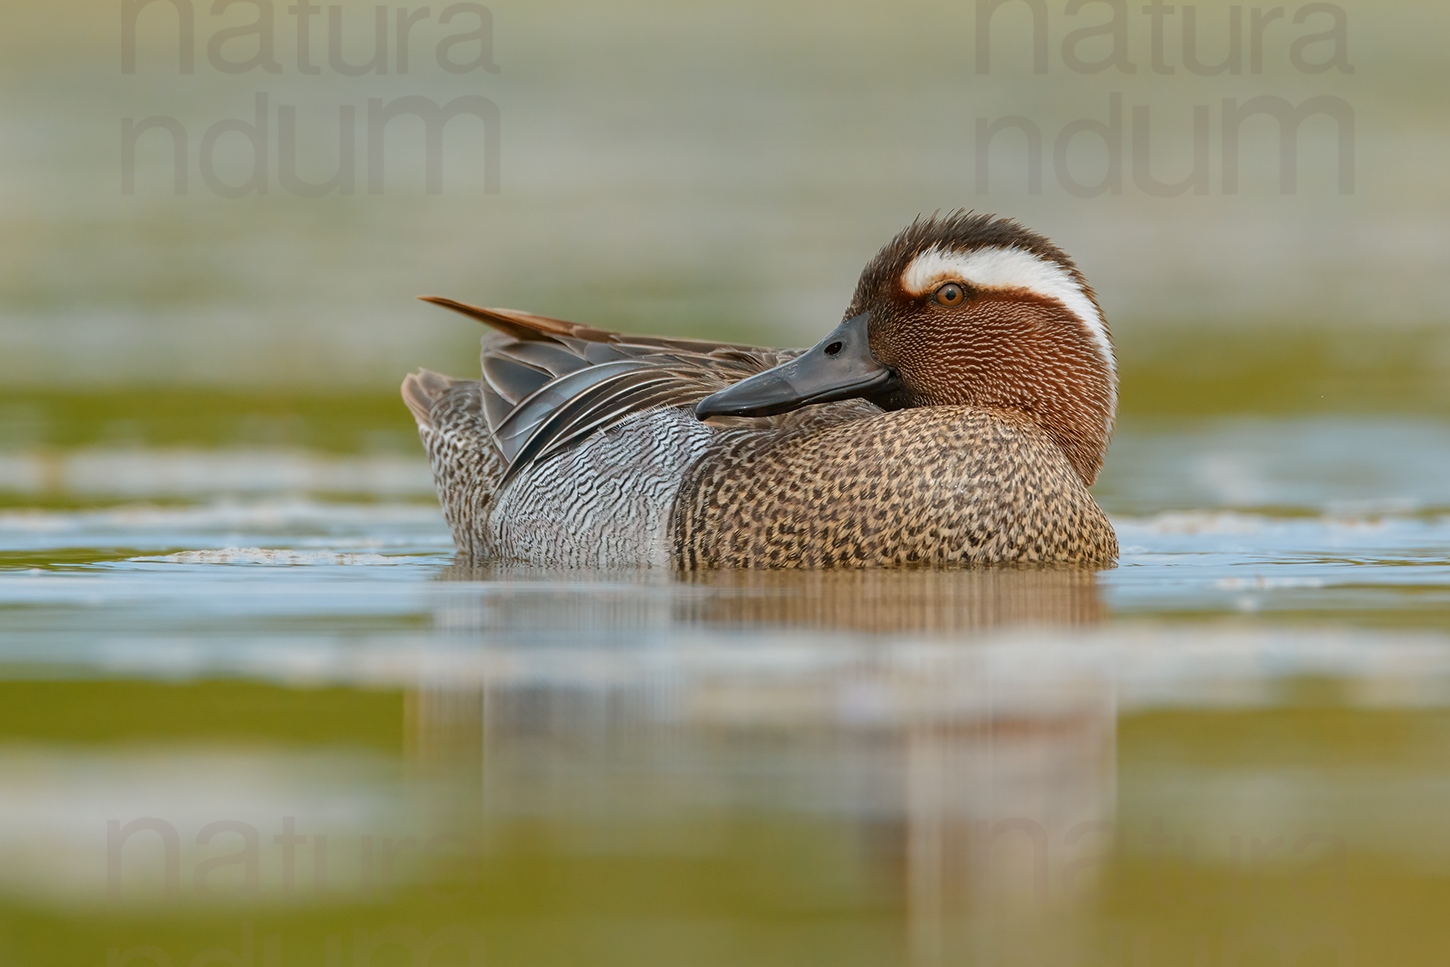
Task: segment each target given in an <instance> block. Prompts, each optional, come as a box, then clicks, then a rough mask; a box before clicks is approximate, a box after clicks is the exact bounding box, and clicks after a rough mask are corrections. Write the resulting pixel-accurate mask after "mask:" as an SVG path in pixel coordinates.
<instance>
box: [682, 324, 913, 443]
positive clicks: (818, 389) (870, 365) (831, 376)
mask: <svg viewBox="0 0 1450 967" xmlns="http://www.w3.org/2000/svg"><path fill="white" fill-rule="evenodd" d="M870 320H871V316H870V313H866V312H863V313H861V314H860V315H859V316H853V317H852V318H850V319H847V320H846V321H845V322H843V323H841V324H840V325H839V326H837V327H836V328H835V329H833V330H832V331H831V334H830V335H829V336H827V337H826V338H825V339H822V340H821V341H820V342H819V343H817V344H816V345H815V347H814V348H812V349H810V350H808V351H806V352H805V353H803V354H802V355H800V356H797V357H796V358H795V359H792V360H791V361H790V362H788V363H781V364H780V365H779V366H776V367H775V368H774V369H767V370H766V371H765V372H763V373H756V374H755V375H754V376H751V377H749V378H747V379H742V380H741V381H740V382H738V383H736V384H735V385H734V386H729V387H726V388H725V389H722V390H721V391H720V392H718V393H715V394H714V395H712V396H707V397H705V398H704V399H703V400H701V401H700V402H699V403H698V404H696V406H695V416H697V417H699V418H700V419H702V420H703V419H705V418H706V417H710V416H774V415H775V414H777V413H789V412H790V411H791V410H794V409H799V408H800V407H802V406H809V405H810V404H812V403H830V402H832V401H834V400H849V399H856V398H859V397H863V396H868V395H876V394H878V393H880V392H881V391H882V390H883V389H885V388H886V387H887V386H888V385H889V384H892V383H894V382H895V381H896V373H894V372H893V371H892V370H891V369H890V368H888V367H887V366H884V365H882V363H880V362H879V361H878V360H877V359H876V357H875V356H872V355H871V344H870V342H869V341H868V340H867V338H866V325H867V323H869V322H870Z"/></svg>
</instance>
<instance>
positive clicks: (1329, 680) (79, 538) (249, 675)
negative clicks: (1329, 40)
mask: <svg viewBox="0 0 1450 967" xmlns="http://www.w3.org/2000/svg"><path fill="white" fill-rule="evenodd" d="M1164 351H1165V352H1166V351H1167V350H1164ZM1175 351H1177V352H1181V351H1178V350H1175ZM1218 352H1219V353H1220V358H1222V359H1229V358H1232V356H1233V351H1232V348H1231V347H1230V348H1228V349H1224V348H1223V347H1219V349H1218ZM1150 355H1151V354H1150ZM1184 355H1193V354H1184ZM1291 356H1293V357H1296V358H1301V359H1305V360H1306V361H1304V362H1303V363H1302V365H1300V366H1299V367H1298V368H1297V369H1296V370H1294V371H1293V372H1292V373H1291V374H1290V375H1289V376H1287V377H1286V378H1285V379H1284V380H1283V381H1282V382H1281V383H1280V385H1279V386H1278V387H1277V389H1276V390H1275V392H1277V393H1278V394H1279V395H1278V397H1277V399H1278V402H1273V401H1268V400H1267V399H1266V398H1265V397H1263V396H1260V397H1258V398H1256V400H1255V402H1254V403H1253V405H1252V406H1250V407H1238V406H1234V405H1225V403H1224V402H1223V401H1224V399H1225V394H1224V392H1223V390H1224V387H1230V388H1231V387H1235V386H1240V387H1253V386H1255V385H1257V384H1258V383H1259V382H1260V376H1259V375H1258V373H1257V371H1256V370H1254V369H1253V368H1251V367H1250V368H1241V369H1240V370H1239V371H1237V372H1236V371H1234V370H1233V369H1232V368H1231V367H1226V366H1219V367H1217V368H1214V369H1212V376H1211V378H1210V377H1209V376H1204V377H1199V378H1198V379H1199V385H1200V386H1201V388H1202V389H1203V393H1202V396H1201V399H1202V400H1204V401H1205V402H1203V403H1202V404H1200V405H1198V406H1197V407H1194V406H1193V405H1192V404H1191V402H1189V400H1191V397H1189V396H1188V395H1187V394H1181V396H1180V400H1181V405H1180V406H1179V407H1178V410H1177V412H1174V408H1173V407H1171V406H1168V405H1166V404H1165V403H1164V402H1163V401H1164V400H1165V399H1166V398H1167V396H1168V390H1166V389H1155V388H1154V387H1155V385H1160V384H1155V383H1154V382H1153V379H1152V373H1154V372H1157V371H1159V370H1158V367H1157V364H1156V363H1154V362H1153V361H1152V359H1151V358H1149V359H1148V361H1146V362H1143V363H1139V362H1136V361H1135V360H1134V358H1133V356H1132V355H1126V356H1125V366H1124V386H1125V393H1124V398H1125V401H1128V402H1127V408H1126V410H1125V413H1124V416H1123V419H1122V421H1121V426H1120V429H1119V433H1118V436H1117V438H1116V440H1115V443H1114V449H1113V451H1112V454H1111V456H1110V458H1109V461H1108V469H1107V471H1106V473H1105V474H1104V477H1103V479H1102V480H1101V481H1100V484H1099V487H1098V493H1099V499H1100V500H1101V501H1102V502H1103V504H1104V506H1105V507H1106V508H1107V509H1108V511H1109V513H1110V515H1111V516H1112V517H1113V519H1114V522H1115V525H1116V526H1117V528H1118V531H1119V536H1120V539H1121V542H1122V544H1123V560H1122V564H1121V566H1120V567H1119V568H1117V569H1115V570H1112V571H1107V572H1103V573H1101V574H1097V575H1092V574H1073V573H1045V574H1044V573H1035V572H1019V571H987V572H969V573H947V574H933V573H912V574H889V573H886V574H850V573H825V574H804V575H799V574H787V575H752V574H742V575H732V574H717V575H700V576H694V577H690V576H673V575H668V574H619V573H603V574H597V573H582V574H581V573H568V574H559V573H542V572H519V571H491V570H482V571H469V570H462V569H459V568H457V567H454V566H452V564H451V548H450V545H449V541H448V536H447V533H446V530H445V529H444V527H443V524H442V520H441V518H440V515H439V514H438V511H437V509H436V505H435V504H434V503H433V500H432V495H431V484H430V481H429V479H428V474H427V470H426V467H424V466H423V465H422V462H421V458H420V455H419V453H418V452H417V449H416V444H415V443H413V442H412V441H411V440H410V439H409V427H408V420H407V417H406V413H405V411H403V410H402V407H401V406H400V405H398V404H395V403H393V402H392V399H391V394H387V395H385V394H383V393H377V394H367V393H354V394H352V395H345V394H344V395H307V394H297V393H291V394H285V393H284V394H277V393H247V392H239V391H238V392H232V391H229V392H194V391H193V392H186V391H181V390H168V391H136V392H127V393H114V392H113V393H90V394H84V393H82V394H55V393H53V394H48V395H47V394H35V393H29V394H26V393H20V394H11V395H10V396H8V397H6V398H5V400H4V401H3V403H0V408H3V411H4V412H5V413H6V414H7V420H6V426H7V427H8V430H7V432H8V433H9V438H8V439H7V440H6V441H5V446H4V448H3V451H0V480H3V481H4V487H3V490H4V494H3V509H0V615H3V620H0V776H3V784H0V788H3V790H4V791H3V793H0V960H3V962H4V963H6V964H37V965H38V964H64V965H70V964H98V965H99V964H106V965H116V964H130V965H142V964H144V965H151V964H159V965H182V964H197V965H205V964H209V963H210V964H244V965H248V967H251V965H257V967H282V965H286V967H294V965H309V964H319V965H326V967H345V965H352V964H358V965H362V964H369V965H379V967H382V965H389V967H391V965H403V964H420V965H421V964H431V965H434V967H441V965H445V964H481V963H488V964H491V965H503V964H519V965H539V964H591V965H592V964H620V965H631V967H635V965H642V964H679V963H689V964H740V963H779V964H813V963H820V964H862V965H867V964H869V965H878V964H894V963H901V964H911V965H926V964H967V963H970V964H1053V965H1057V964H1064V965H1067V964H1072V965H1077V964H1093V965H1096V964H1104V965H1118V964H1122V965H1125V967H1129V965H1131V967H1138V965H1148V964H1152V965H1157V964H1184V965H1190V964H1191V965H1193V967H1202V965H1218V964H1224V965H1230V964H1231V965H1235V967H1237V965H1246V964H1264V965H1271V964H1274V965H1276V964H1284V965H1290V964H1293V965H1308V964H1326V965H1327V964H1350V963H1358V964H1365V963H1394V964H1436V963H1440V962H1442V961H1443V960H1444V958H1445V957H1446V956H1447V954H1450V931H1447V930H1446V929H1445V928H1444V927H1443V926H1442V922H1441V921H1442V919H1443V918H1442V916H1441V912H1442V907H1443V898H1445V897H1446V891H1447V885H1450V840H1447V839H1446V837H1445V834H1444V830H1443V825H1444V824H1443V816H1444V815H1445V813H1446V810H1447V809H1450V770H1447V765H1446V763H1447V762H1450V720H1447V718H1446V713H1445V709H1446V707H1447V703H1450V638H1447V637H1446V636H1447V634H1450V559H1447V557H1446V554H1445V548H1446V547H1447V546H1450V483H1447V481H1450V463H1447V462H1446V461H1447V454H1450V427H1447V425H1446V424H1445V423H1444V421H1443V416H1441V415H1440V410H1439V404H1438V403H1437V402H1436V401H1437V400H1438V396H1437V395H1436V394H1438V393H1439V392H1440V389H1439V387H1438V386H1436V385H1434V384H1433V383H1431V382H1428V381H1423V380H1418V378H1417V377H1415V375H1414V369H1413V366H1410V365H1407V364H1406V363H1405V360H1407V359H1413V358H1414V353H1413V352H1410V351H1408V350H1405V351H1398V355H1396V353H1395V352H1389V353H1387V354H1382V359H1383V358H1388V359H1389V360H1390V362H1388V363H1385V362H1379V363H1375V362H1373V361H1371V362H1361V363H1360V366H1359V371H1358V376H1357V377H1354V373H1352V372H1351V373H1350V374H1348V375H1346V371H1345V369H1344V367H1342V366H1341V367H1339V368H1336V367H1335V366H1333V365H1330V364H1327V363H1316V362H1314V359H1313V356H1312V354H1309V353H1298V354H1296V353H1292V352H1286V353H1285V354H1284V357H1285V358H1289V357H1291ZM1396 360H1398V361H1396ZM1199 371H1201V372H1208V371H1209V367H1207V366H1200V369H1199ZM1191 372H1192V370H1190V375H1188V376H1185V379H1184V381H1181V382H1180V384H1179V388H1180V390H1181V388H1182V386H1184V385H1191V383H1192V380H1193V379H1194V378H1195V377H1193V376H1192V375H1191ZM1351 377H1354V378H1351ZM1395 385H1398V386H1401V387H1406V388H1407V390H1406V393H1405V394H1404V395H1402V396H1401V398H1400V399H1399V401H1398V402H1396V401H1395V400H1394V399H1393V398H1392V397H1391V396H1390V395H1389V394H1387V393H1386V392H1384V391H1383V389H1381V387H1388V386H1395ZM1336 387H1337V388H1338V389H1336ZM1346 387H1348V388H1347V389H1346ZM1127 389H1133V390H1135V392H1131V393H1130V392H1127V391H1126V390H1127ZM1314 390H1319V391H1320V392H1319V393H1317V394H1316V393H1315V392H1313V391H1314ZM1264 392H1267V390H1265V391H1264ZM1155 394H1157V395H1155ZM1415 394H1419V395H1415ZM1316 396H1322V397H1323V398H1325V399H1326V400H1327V401H1328V402H1325V403H1324V404H1318V403H1317V401H1316ZM1405 399H1411V400H1412V401H1414V402H1413V405H1412V406H1407V405H1404V400H1405ZM1135 400H1136V402H1134V401H1135Z"/></svg>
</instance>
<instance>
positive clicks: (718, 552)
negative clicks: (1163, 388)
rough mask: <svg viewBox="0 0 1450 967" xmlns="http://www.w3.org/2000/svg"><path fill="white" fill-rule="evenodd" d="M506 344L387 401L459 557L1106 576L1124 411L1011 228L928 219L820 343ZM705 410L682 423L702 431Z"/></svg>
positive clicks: (1057, 279) (1085, 321)
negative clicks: (403, 420) (1007, 568)
mask: <svg viewBox="0 0 1450 967" xmlns="http://www.w3.org/2000/svg"><path fill="white" fill-rule="evenodd" d="M430 301H434V302H438V303H440V304H442V305H446V306H448V307H450V308H453V309H456V310H458V311H460V312H464V313H465V314H468V315H470V316H472V317H474V318H477V319H479V320H480V321H483V322H485V323H487V324H489V325H491V326H493V327H494V328H496V329H498V330H499V332H500V334H499V335H495V336H493V337H491V338H489V339H486V340H485V342H484V348H483V372H484V379H483V380H482V381H481V382H465V381H458V380H451V379H449V378H448V377H443V376H438V375H437V374H433V373H427V372H426V371H425V372H423V373H419V374H415V375H413V376H410V377H409V378H408V380H407V381H405V383H404V387H403V395H404V398H405V400H406V401H407V402H408V405H409V408H410V409H411V410H412V412H413V413H414V416H415V417H416V419H417V421H418V425H419V431H420V433H421V434H422V437H423V440H424V443H425V446H426V447H427V449H428V453H429V457H430V460H431V462H432V464H433V469H434V475H435V481H436V483H437V485H438V489H439V495H440V499H441V501H442V503H443V507H444V511H445V515H446V516H447V518H448V523H449V526H450V528H451V529H452V531H453V534H454V539H455V542H456V543H457V545H458V547H459V550H460V553H461V557H462V559H463V560H464V561H465V562H468V563H472V564H481V563H487V562H492V561H501V562H509V561H516V562H525V563H531V564H539V565H545V566H566V567H577V566H596V567H597V566H605V567H611V566H621V565H623V566H639V565H661V566H673V567H677V568H686V569H699V568H719V567H746V568H758V567H770V568H778V567H948V566H963V565H979V564H1015V565H1033V566H1059V565H1070V566H1085V567H1108V566H1111V565H1112V564H1113V563H1114V562H1115V561H1116V559H1117V553H1118V548H1117V541H1116V538H1115V537H1114V535H1113V531H1112V527H1111V525H1110V524H1109V523H1108V520H1107V518H1106V517H1105V516H1104V514H1103V513H1102V511H1101V510H1100V509H1099V508H1098V506H1097V504H1096V503H1095V502H1094V501H1093V499H1092V497H1091V495H1090V494H1089V493H1088V489H1087V488H1088V486H1089V485H1090V484H1091V483H1092V481H1093V479H1094V478H1095V477H1096V475H1097V472H1098V469H1099V468H1100V467H1101V465H1102V459H1103V454H1104V452H1105V450H1106V447H1107V442H1108V439H1109V437H1110V435H1111V432H1112V426H1113V418H1114V412H1115V409H1116V366H1115V361H1114V359H1113V352H1112V347H1111V344H1110V343H1109V341H1108V334H1107V328H1106V325H1105V323H1104V322H1103V320H1102V315H1101V310H1100V309H1099V308H1098V304H1097V300H1096V296H1095V295H1094V294H1093V292H1092V290H1091V289H1090V288H1089V287H1088V285H1087V283H1086V281H1085V280H1084V279H1083V277H1082V275H1081V273H1080V272H1079V271H1078V269H1077V267H1076V266H1075V265H1074V264H1073V262H1072V260H1071V259H1070V258H1068V256H1067V255H1066V254H1065V253H1064V252H1062V250H1061V249H1059V248H1057V247H1056V246H1055V245H1053V244H1052V243H1051V242H1049V241H1048V240H1047V239H1045V238H1043V237H1042V236H1040V235H1036V234H1035V233H1032V232H1030V231H1028V230H1027V229H1025V228H1022V227H1021V226H1020V225H1018V224H1017V223H1015V222H1011V221H1008V220H1005V219H998V218H995V217H992V216H977V215H971V214H961V213H959V214H953V215H950V216H946V217H944V218H931V219H924V220H923V219H919V220H918V221H917V222H915V223H913V224H912V225H911V226H909V227H908V228H907V229H906V230H905V231H903V232H902V233H901V234H900V235H898V236H897V237H896V238H895V239H894V240H893V241H892V242H891V243H889V244H888V245H887V246H886V247H885V248H883V249H882V251H881V252H880V253H879V254H878V255H877V256H876V257H875V258H874V259H872V261H871V262H870V263H869V264H868V265H867V267H866V269H865V271H863V273H862V276H861V281H860V283H859V284H858V286H857V289H856V292H855V294H854V296H853V298H852V301H851V305H850V307H849V308H848V310H847V312H846V315H845V319H846V321H845V322H843V323H842V324H841V325H840V326H838V327H837V329H836V330H834V331H833V332H832V333H831V334H830V335H828V336H827V337H826V338H825V339H824V340H822V342H821V343H820V344H818V345H817V346H816V347H815V348H813V349H810V350H807V351H804V352H802V351H793V350H769V349H760V348H756V347H750V346H734V345H718V344H713V343H708V342H703V341H699V340H682V339H663V338H657V337H640V336H626V335H621V334H618V333H612V332H608V331H605V330H600V329H595V328H593V327H589V326H581V325H577V324H574V323H567V322H563V321H561V320H556V319H549V318H547V317H542V316H535V315H532V314H529V313H521V312H516V311H513V310H504V309H477V308H474V307H471V306H466V305H464V304H462V303H456V302H453V301H452V300H444V299H430ZM697 417H698V419H697Z"/></svg>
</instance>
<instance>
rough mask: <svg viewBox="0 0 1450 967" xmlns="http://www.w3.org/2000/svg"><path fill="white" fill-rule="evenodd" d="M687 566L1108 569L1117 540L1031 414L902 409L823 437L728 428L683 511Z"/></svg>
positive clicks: (693, 474)
mask: <svg viewBox="0 0 1450 967" xmlns="http://www.w3.org/2000/svg"><path fill="white" fill-rule="evenodd" d="M674 517H675V540H674V544H675V554H676V565H677V566H678V567H681V568H687V569H694V568H708V567H910V566H919V567H941V566H952V565H974V564H1027V565H1067V566H1071V565H1076V566H1084V567H1110V566H1112V565H1113V564H1114V563H1115V562H1116V560H1117V556H1118V542H1117V538H1116V536H1115V535H1114V534H1113V529H1112V525H1111V524H1109V523H1108V520H1107V517H1106V515H1104V514H1103V512H1102V510H1101V509H1100V508H1099V507H1098V505H1097V503H1096V502H1095V501H1094V500H1093V498H1092V495H1091V494H1089V493H1088V490H1087V487H1086V486H1085V485H1084V484H1083V481H1082V479H1081V478H1080V477H1079V476H1078V475H1077V473H1076V471H1074V470H1073V468H1072V466H1071V464H1069V463H1068V461H1067V458H1066V457H1065V456H1063V454H1062V451H1061V450H1059V449H1058V448H1057V446H1056V445H1055V444H1054V443H1053V442H1052V441H1051V439H1050V438H1049V437H1048V436H1047V435H1046V433H1045V432H1043V431H1042V430H1041V429H1039V428H1038V427H1037V426H1036V425H1035V424H1033V423H1031V422H1030V421H1029V420H1028V419H1027V418H1025V417H1022V416H1019V415H1017V414H1014V413H1009V412H1001V411H995V410H993V411H988V410H980V409H976V408H973V407H965V406H952V407H929V408H919V409H907V410H897V411H893V412H889V413H882V414H879V415H876V416H872V417H869V418H866V419H860V420H852V421H850V422H846V423H841V424H838V425H835V426H831V427H828V428H826V429H823V430H819V431H816V432H811V433H801V434H787V435H778V434H772V433H768V432H760V431H752V430H749V429H735V430H727V431H725V432H722V433H721V434H719V436H718V437H717V439H716V440H715V442H714V443H712V445H711V446H710V448H709V450H708V451H707V452H706V453H705V454H704V455H703V456H702V457H701V459H700V460H698V461H697V462H696V463H695V464H694V465H693V466H692V467H691V469H690V472H689V473H688V475H687V476H686V478H685V481H684V484H683V486H682V487H681V489H680V492H679V496H678V498H677V503H676V512H675V515H674Z"/></svg>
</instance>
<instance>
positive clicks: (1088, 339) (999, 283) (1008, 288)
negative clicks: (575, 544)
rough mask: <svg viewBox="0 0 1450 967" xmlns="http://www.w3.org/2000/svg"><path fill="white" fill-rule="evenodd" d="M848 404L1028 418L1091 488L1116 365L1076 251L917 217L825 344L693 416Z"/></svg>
mask: <svg viewBox="0 0 1450 967" xmlns="http://www.w3.org/2000/svg"><path fill="white" fill-rule="evenodd" d="M851 398H864V399H868V400H871V401H872V402H874V403H876V404H878V405H880V406H882V407H884V408H886V409H901V408H905V407H917V406H949V405H961V404H966V405H971V406H977V407H982V408H989V409H1004V410H1014V411H1017V412H1020V413H1022V414H1024V415H1026V416H1027V417H1029V418H1030V419H1032V420H1033V421H1034V422H1036V423H1037V424H1038V425H1039V426H1041V427H1042V428H1043V430H1045V431H1046V432H1047V433H1048V434H1049V435H1050V436H1051V437H1052V438H1053V440H1055V441H1056V442H1057V444H1058V446H1059V447H1060V448H1061V449H1062V451H1063V453H1064V454H1065V455H1066V456H1067V458H1068V460H1069V461H1071V463H1072V465H1073V466H1074V467H1075V468H1076V469H1077V472H1078V474H1079V475H1081V477H1082V478H1083V480H1084V481H1085V482H1086V483H1088V484H1091V483H1092V482H1093V480H1094V479H1095V478H1096V477H1097V473H1098V470H1099V468H1100V467H1101V466H1102V462H1103V454H1104V452H1105V451H1106V450H1107V446H1108V438H1109V436H1110V435H1111V433H1112V429H1113V421H1114V418H1115V414H1116V410H1117V365H1116V362H1115V360H1114V356H1113V347H1112V344H1111V342H1110V341H1109V336H1108V328H1107V324H1106V322H1104V320H1103V315H1102V310H1101V309H1100V308H1099V307H1098V304H1097V299H1096V297H1095V296H1094V295H1093V291H1092V288H1091V287H1090V286H1089V285H1088V284H1087V280H1085V279H1084V278H1083V276H1082V273H1081V272H1079V271H1078V269H1077V266H1076V265H1075V264H1074V263H1073V261H1072V259H1071V258H1069V257H1068V255H1067V253H1065V252H1063V251H1062V250H1061V249H1060V248H1058V247H1057V246H1056V245H1054V244H1052V242H1050V241H1048V240H1047V239H1046V238H1044V237H1043V236H1041V235H1038V234H1036V233H1035V232H1032V231H1030V230H1028V229H1026V228H1023V227H1022V226H1021V225H1019V224H1017V223H1016V222H1014V221H1011V220H1010V219H1005V218H997V217H995V216H991V215H974V214H968V213H954V214H951V215H947V216H945V217H932V218H927V219H917V220H916V221H915V222H913V223H912V224H911V225H910V226H908V227H907V228H906V229H905V230H904V231H902V232H901V233H900V234H899V235H897V236H896V238H894V239H892V240H891V241H890V242H889V243H887V245H886V246H885V247H884V248H883V249H882V250H881V251H880V252H879V253H878V254H877V255H876V257H875V258H873V259H872V260H871V261H870V262H869V263H868V264H867V266H866V268H865V270H864V271H863V272H862V273H861V280H860V282H858V283H857V285H856V293H855V295H854V296H853V297H852V299H851V304H850V307H849V308H848V309H847V310H846V314H845V321H844V322H843V323H841V325H840V326H839V327H837V329H836V330H835V331H833V332H832V333H831V334H830V335H828V336H827V337H826V338H825V339H823V340H822V341H821V342H820V343H819V344H818V345H817V346H815V347H814V348H813V349H811V350H809V351H807V352H806V353H804V354H803V355H801V356H799V357H797V358H796V359H794V360H791V361H790V362H788V363H786V364H784V365H782V366H778V367H776V368H775V369H772V370H769V371H767V372H764V373H760V374H758V375H756V376H752V377H750V378H749V379H746V380H743V381H741V382H739V383H737V384H735V385H734V386H731V387H730V388H728V389H726V390H722V391H721V392H719V393H716V394H715V395H714V396H711V397H709V398H707V399H706V400H704V401H702V402H701V403H700V405H699V407H697V410H696V412H697V413H699V414H700V415H701V416H702V417H704V416H712V415H726V414H729V415H736V416H764V415H768V414H771V413H780V412H785V411H787V410H791V409H795V408H796V407H799V406H803V405H806V404H810V403H824V402H827V401H830V400H839V399H851Z"/></svg>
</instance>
